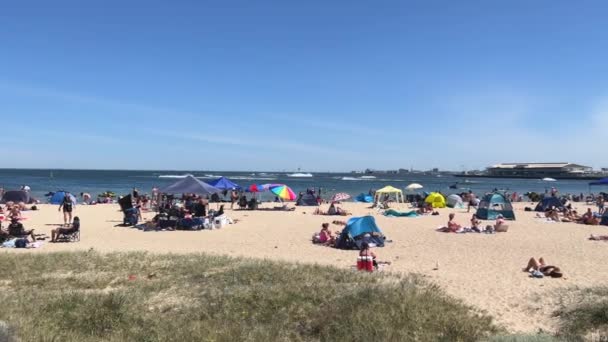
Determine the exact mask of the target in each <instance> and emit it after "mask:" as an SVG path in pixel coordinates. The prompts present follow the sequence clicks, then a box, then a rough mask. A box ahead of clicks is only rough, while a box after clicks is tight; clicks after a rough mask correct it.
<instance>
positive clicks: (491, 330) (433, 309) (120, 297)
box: [0, 251, 608, 342]
mask: <svg viewBox="0 0 608 342" xmlns="http://www.w3.org/2000/svg"><path fill="white" fill-rule="evenodd" d="M606 294H608V290H607V289H606V288H597V289H589V290H585V291H583V292H581V293H580V297H579V298H577V299H576V300H575V301H574V303H572V304H569V305H564V307H563V309H562V310H560V311H558V312H557V313H556V315H558V316H559V317H561V318H562V322H563V324H562V327H561V329H560V331H559V332H558V335H557V338H556V337H553V336H549V335H536V336H519V335H504V333H505V331H504V330H503V329H500V328H499V327H497V326H496V325H494V323H493V322H492V318H491V317H489V316H487V315H485V314H483V313H481V312H479V311H477V310H475V309H473V308H470V307H468V306H466V305H464V304H462V303H461V302H460V301H458V300H455V299H453V298H450V297H448V296H447V295H445V294H444V293H443V292H442V291H441V290H440V289H439V288H437V287H436V286H434V285H432V284H429V283H427V282H425V281H423V280H421V279H420V278H418V277H416V276H404V277H399V276H395V275H389V274H384V275H383V274H372V275H370V274H361V273H358V272H353V271H349V270H339V269H336V268H331V267H322V266H314V265H295V264H288V263H278V262H269V261H260V260H250V259H234V258H228V257H217V256H208V255H202V254H199V255H192V254H190V255H158V254H146V253H113V254H100V253H96V252H92V251H91V252H79V253H50V254H22V253H3V254H2V256H1V257H0V303H2V310H0V341H2V342H3V341H11V339H13V340H21V341H478V340H481V341H495V342H498V341H513V342H517V341H543V342H544V341H555V340H558V338H559V339H561V340H568V341H570V340H583V338H584V337H586V338H594V337H596V338H597V336H606V335H605V332H606V327H607V324H608V301H607V299H606V298H608V296H606Z"/></svg>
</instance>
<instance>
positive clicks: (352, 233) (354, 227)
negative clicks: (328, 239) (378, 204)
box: [336, 216, 384, 249]
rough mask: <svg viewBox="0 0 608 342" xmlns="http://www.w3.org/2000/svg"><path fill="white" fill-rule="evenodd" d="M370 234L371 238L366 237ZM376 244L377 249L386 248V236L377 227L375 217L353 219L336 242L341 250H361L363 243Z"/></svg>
mask: <svg viewBox="0 0 608 342" xmlns="http://www.w3.org/2000/svg"><path fill="white" fill-rule="evenodd" d="M367 234H369V237H366V235H367ZM364 241H365V242H368V243H374V244H375V245H376V247H384V234H382V231H381V230H380V228H378V226H377V225H376V220H375V219H374V217H373V216H363V217H353V218H351V219H350V220H348V222H347V223H346V227H344V229H343V230H342V232H341V233H340V236H338V239H337V240H336V247H337V248H340V249H359V248H361V243H362V242H364Z"/></svg>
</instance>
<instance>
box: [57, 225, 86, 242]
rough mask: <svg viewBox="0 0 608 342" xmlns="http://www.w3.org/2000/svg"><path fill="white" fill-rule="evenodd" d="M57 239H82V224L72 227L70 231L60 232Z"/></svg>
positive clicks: (69, 240) (70, 240) (66, 240)
mask: <svg viewBox="0 0 608 342" xmlns="http://www.w3.org/2000/svg"><path fill="white" fill-rule="evenodd" d="M56 239H57V241H65V242H77V241H80V226H78V227H77V228H75V229H74V228H71V229H70V231H69V232H66V233H59V235H57V238H56Z"/></svg>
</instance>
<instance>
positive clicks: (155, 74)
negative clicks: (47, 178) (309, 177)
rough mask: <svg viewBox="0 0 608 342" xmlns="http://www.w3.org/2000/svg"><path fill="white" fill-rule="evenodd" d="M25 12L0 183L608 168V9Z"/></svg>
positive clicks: (9, 46) (0, 142) (1, 102)
mask: <svg viewBox="0 0 608 342" xmlns="http://www.w3.org/2000/svg"><path fill="white" fill-rule="evenodd" d="M83 4H84V3H83V2H82V1H62V0H57V1H52V2H49V1H40V2H33V1H22V2H18V3H13V4H3V5H2V9H1V10H0V42H2V48H1V50H0V51H1V55H0V56H1V58H0V61H1V63H0V118H2V124H1V127H2V128H3V134H1V135H0V155H2V156H3V160H4V162H3V163H2V166H3V167H36V168H47V167H48V168H59V167H62V168H121V169H122V168H127V169H204V170H283V169H285V170H294V169H296V168H298V167H302V168H303V169H307V170H311V171H328V170H331V171H349V170H356V169H364V168H367V167H373V168H379V169H392V168H398V167H405V168H409V167H411V166H413V167H415V168H421V169H425V168H432V167H439V168H442V169H451V170H462V169H463V168H466V169H474V168H483V167H485V166H487V165H490V164H493V163H497V162H508V161H571V162H579V163H583V164H588V165H592V166H595V167H601V166H604V167H608V161H607V160H606V158H604V157H602V152H603V140H604V137H605V132H606V130H607V129H608V77H606V75H608V63H606V61H608V36H606V32H608V22H606V20H605V18H606V13H608V3H607V2H605V1H584V2H577V3H573V2H570V1H554V0H553V1H548V0H547V1H543V0H540V1H505V2H498V1H447V0H446V1H432V0H431V1H381V2H370V1H300V2H295V1H214V2H208V1H173V2H169V1H88V2H86V6H85V5H83Z"/></svg>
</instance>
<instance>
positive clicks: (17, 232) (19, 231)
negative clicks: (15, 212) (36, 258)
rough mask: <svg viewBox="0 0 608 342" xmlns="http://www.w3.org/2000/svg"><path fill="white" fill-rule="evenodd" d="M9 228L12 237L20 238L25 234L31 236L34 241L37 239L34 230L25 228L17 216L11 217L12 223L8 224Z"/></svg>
mask: <svg viewBox="0 0 608 342" xmlns="http://www.w3.org/2000/svg"><path fill="white" fill-rule="evenodd" d="M7 230H8V234H9V235H10V236H12V237H17V238H20V237H24V236H25V237H26V238H27V237H28V236H29V237H31V238H32V242H35V241H36V237H35V236H34V230H33V229H30V230H25V228H24V227H23V224H21V223H20V222H19V220H18V219H17V218H12V219H11V224H9V225H8V227H7Z"/></svg>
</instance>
